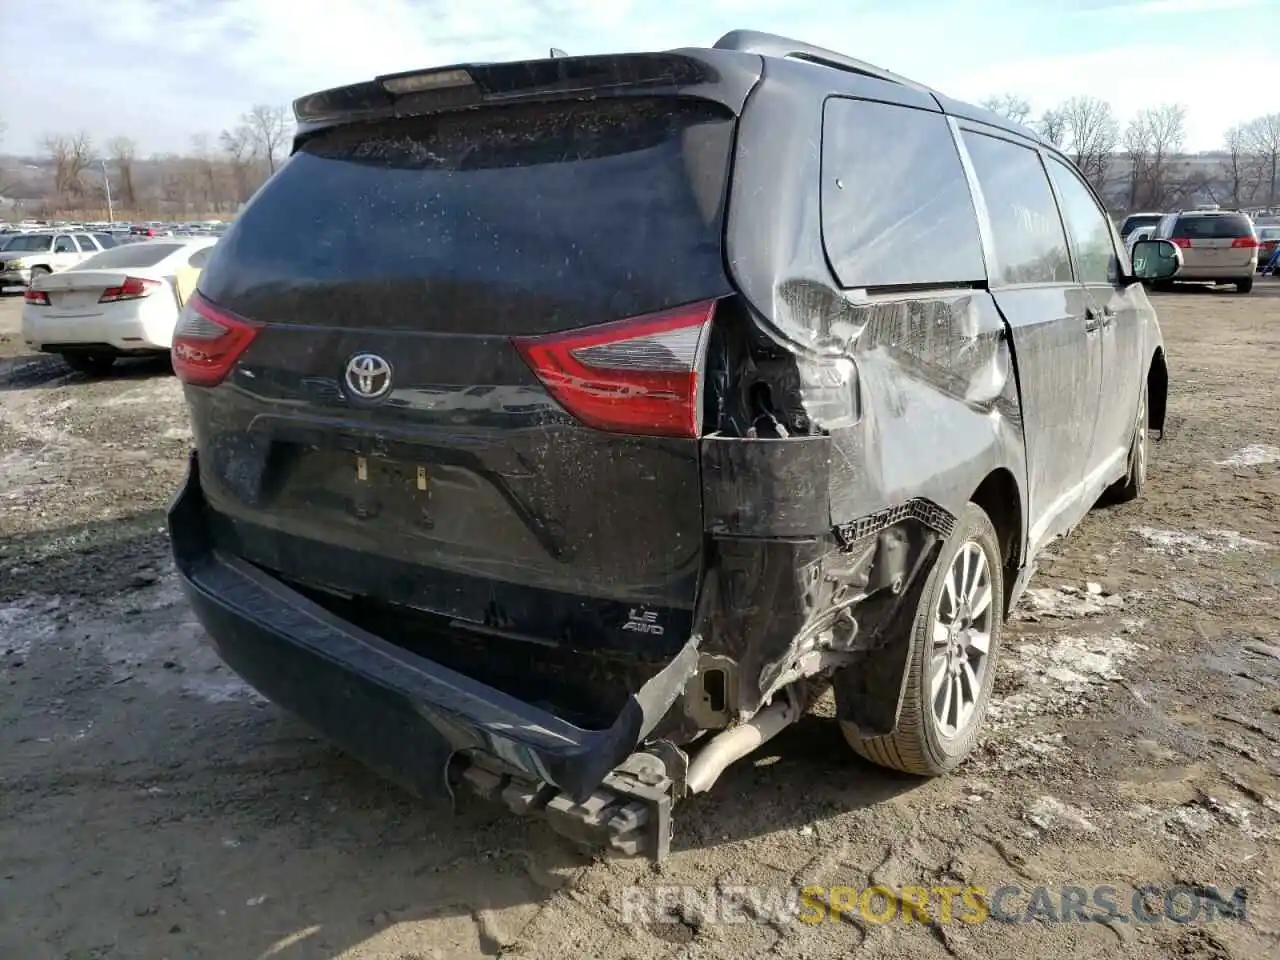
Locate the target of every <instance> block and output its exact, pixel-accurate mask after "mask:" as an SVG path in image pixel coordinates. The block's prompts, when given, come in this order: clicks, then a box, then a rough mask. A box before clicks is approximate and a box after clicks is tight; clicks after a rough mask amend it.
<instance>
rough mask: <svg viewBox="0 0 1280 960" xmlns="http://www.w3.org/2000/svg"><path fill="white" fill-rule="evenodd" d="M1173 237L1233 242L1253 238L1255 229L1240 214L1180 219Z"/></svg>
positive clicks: (1174, 229) (1174, 228) (1175, 226)
mask: <svg viewBox="0 0 1280 960" xmlns="http://www.w3.org/2000/svg"><path fill="white" fill-rule="evenodd" d="M1173 235H1174V236H1175V237H1186V238H1187V239H1189V240H1231V239H1235V238H1236V237H1251V236H1253V229H1252V227H1251V226H1250V224H1249V221H1248V219H1247V218H1245V217H1243V216H1241V215H1239V214H1222V215H1220V216H1201V217H1179V218H1178V222H1177V223H1176V224H1175V225H1174V227H1173Z"/></svg>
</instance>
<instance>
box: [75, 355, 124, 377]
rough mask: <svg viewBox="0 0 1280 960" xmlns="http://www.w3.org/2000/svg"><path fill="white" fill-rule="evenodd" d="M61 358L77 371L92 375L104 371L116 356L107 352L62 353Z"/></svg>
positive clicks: (109, 366)
mask: <svg viewBox="0 0 1280 960" xmlns="http://www.w3.org/2000/svg"><path fill="white" fill-rule="evenodd" d="M62 359H63V360H65V361H66V363H67V366H68V367H70V368H71V369H72V370H75V371H76V372H77V373H87V374H91V375H93V376H98V375H100V374H104V373H106V372H107V371H108V370H110V369H111V367H112V366H113V365H114V364H115V362H116V358H115V357H113V356H111V354H109V353H64V354H63V355H62Z"/></svg>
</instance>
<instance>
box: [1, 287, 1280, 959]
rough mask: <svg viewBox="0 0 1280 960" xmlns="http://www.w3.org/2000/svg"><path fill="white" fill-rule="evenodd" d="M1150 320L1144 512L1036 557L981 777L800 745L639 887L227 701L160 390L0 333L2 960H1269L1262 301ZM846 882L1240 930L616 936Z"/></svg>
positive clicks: (1208, 295) (825, 734) (674, 927)
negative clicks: (661, 912) (1105, 904)
mask: <svg viewBox="0 0 1280 960" xmlns="http://www.w3.org/2000/svg"><path fill="white" fill-rule="evenodd" d="M1156 303H1157V307H1158V309H1159V311H1160V317H1161V322H1162V324H1163V326H1164V330H1165V336H1166V339H1167V342H1168V349H1169V366H1170V369H1171V376H1172V380H1173V395H1172V400H1171V417H1170V420H1171V422H1170V424H1169V427H1170V429H1169V430H1168V432H1167V434H1166V437H1165V440H1164V442H1162V443H1159V444H1156V445H1155V446H1154V455H1153V461H1154V462H1153V465H1152V473H1151V483H1150V485H1149V487H1148V492H1147V494H1146V496H1145V497H1144V499H1143V500H1141V501H1140V502H1138V503H1136V504H1130V505H1126V506H1123V507H1116V508H1111V509H1100V510H1097V511H1095V513H1094V514H1093V515H1092V516H1091V517H1090V518H1089V519H1088V520H1087V521H1086V522H1085V523H1084V525H1083V526H1082V527H1081V528H1080V530H1078V531H1077V532H1076V534H1075V535H1073V536H1072V537H1071V538H1070V539H1069V540H1068V541H1066V542H1065V543H1062V544H1057V545H1055V547H1054V548H1053V550H1052V551H1051V552H1052V553H1053V556H1052V557H1050V558H1046V559H1045V562H1044V563H1043V565H1042V567H1041V573H1040V576H1039V578H1038V579H1037V580H1036V581H1035V582H1034V583H1033V588H1034V589H1033V590H1032V591H1031V592H1030V594H1029V596H1028V598H1027V601H1026V603H1025V604H1024V605H1023V606H1022V608H1021V610H1020V611H1019V612H1018V614H1017V618H1018V619H1017V622H1016V623H1014V624H1012V626H1011V629H1010V631H1009V633H1008V634H1007V637H1006V654H1005V661H1004V664H1003V669H1002V677H1001V680H1000V684H999V687H998V691H997V693H998V697H997V699H996V702H995V714H994V722H993V724H992V727H991V730H990V733H989V735H988V737H987V739H986V741H985V743H984V745H983V747H982V749H981V750H980V752H979V753H978V755H977V756H975V758H974V759H973V760H972V761H971V762H969V763H968V764H967V765H966V766H964V767H963V768H962V769H961V770H960V771H959V772H958V773H956V774H955V775H953V776H951V777H948V778H945V779H941V780H937V781H933V782H919V781H916V780H912V779H909V778H902V777H895V776H892V775H889V774H886V773H885V772H883V771H880V770H878V769H875V768H873V767H870V766H868V765H866V764H863V763H861V762H859V761H858V760H856V759H855V758H854V757H853V755H852V753H851V752H850V751H849V750H848V749H847V748H846V747H845V745H844V743H843V741H842V740H841V738H840V735H839V732H838V731H837V730H836V729H835V725H834V724H833V723H831V722H830V721H828V720H824V719H823V718H822V717H820V716H815V717H811V718H808V719H806V721H805V722H804V723H802V724H800V725H797V726H796V727H794V728H792V729H791V730H789V731H788V732H787V733H785V734H784V735H783V736H782V737H780V738H779V739H778V740H776V741H774V742H773V743H771V744H770V745H769V746H767V747H766V748H764V750H763V751H762V753H761V755H760V756H758V757H757V758H756V762H755V763H746V764H744V765H741V766H740V767H739V768H737V769H734V770H731V771H730V772H729V773H727V774H726V775H725V776H724V777H723V778H722V780H721V782H720V783H719V784H718V785H717V787H716V789H715V790H714V791H713V792H712V794H711V795H709V796H705V797H702V798H698V799H697V800H695V801H693V802H691V803H688V804H687V805H685V806H684V807H683V808H682V809H681V810H680V811H679V815H678V820H677V824H678V825H677V836H676V848H677V849H676V852H675V853H674V854H673V856H672V857H671V858H670V860H669V861H668V862H666V863H665V864H663V865H662V866H661V868H657V867H654V866H653V865H651V864H648V863H646V862H641V861H610V860H605V859H601V860H598V861H594V862H593V861H590V860H588V859H585V858H583V857H582V856H580V855H579V854H577V853H575V852H573V851H572V850H571V849H570V848H568V847H567V846H566V845H565V844H564V842H563V841H561V840H560V839H559V838H558V837H556V835H555V834H553V833H551V832H550V831H549V830H548V829H547V828H545V827H544V826H542V825H541V824H538V823H536V822H522V821H519V820H517V819H514V818H512V817H509V816H507V815H506V814H505V813H502V812H499V811H496V810H488V809H475V808H474V807H472V808H468V809H465V810H463V811H461V812H458V813H454V812H453V811H451V810H450V808H449V806H448V804H447V803H445V802H440V803H423V802H419V801H417V800H414V799H411V798H408V797H406V796H404V795H402V794H401V793H399V792H398V791H397V790H396V789H394V788H392V787H388V786H387V785H385V784H383V783H382V782H380V781H379V780H378V779H377V778H376V777H374V776H373V775H371V774H369V773H367V772H365V771H364V770H363V769H362V768H361V767H359V766H358V765H356V764H355V763H353V762H352V761H350V760H348V759H346V758H344V757H343V756H341V755H340V754H338V753H337V752H336V751H335V750H333V749H332V748H330V747H328V746H327V745H326V744H324V743H322V742H320V741H318V740H316V739H315V738H314V737H312V736H311V735H310V733H309V732H308V730H307V729H305V728H304V727H302V726H301V725H300V724H299V723H297V722H296V721H294V720H292V719H290V718H289V717H287V716H285V715H283V714H282V713H281V712H280V711H278V710H277V709H275V708H274V707H273V706H271V705H269V704H266V703H263V702H262V701H261V700H260V699H259V698H257V697H256V696H255V695H254V694H253V693H252V692H251V691H249V690H248V689H247V688H246V687H245V686H244V685H243V684H241V683H240V682H239V681H238V680H237V679H236V678H235V677H234V676H232V675H231V674H230V673H229V672H227V671H226V670H224V669H223V668H222V667H221V666H220V665H219V664H218V662H217V660H216V658H215V657H214V656H213V655H212V653H210V652H209V651H208V650H207V649H206V647H205V646H204V645H203V644H202V642H201V632H200V629H199V627H198V626H197V625H196V624H195V623H194V621H193V620H192V618H191V616H190V614H189V613H188V612H187V609H186V607H185V605H184V604H183V602H182V599H181V596H180V594H179V592H178V590H177V588H176V586H175V584H174V580H173V576H172V572H171V568H170V564H169V560H168V548H167V543H166V538H165V534H164V532H163V511H164V507H165V504H166V502H167V500H168V498H169V496H170V494H171V493H172V492H173V490H174V489H175V487H176V485H177V483H178V481H179V478H180V476H181V472H182V469H183V465H184V456H185V453H186V450H187V444H188V440H189V431H188V428H187V424H186V411H185V409H184V407H183V405H182V402H181V391H180V390H179V387H178V384H177V382H176V381H175V380H174V379H173V377H172V376H171V375H170V373H169V372H168V368H167V365H165V364H156V363H150V364H132V365H121V367H120V369H119V370H118V371H116V372H114V373H113V374H112V375H111V376H109V377H106V378H103V379H96V380H90V379H86V378H84V377H82V376H80V375H77V374H72V373H70V372H68V371H67V370H66V369H65V368H64V367H62V366H61V364H60V362H59V361H57V360H55V359H49V358H41V357H33V356H25V355H24V350H23V347H22V344H21V342H20V338H18V337H17V336H16V330H17V318H18V313H19V308H20V305H21V301H20V300H17V299H14V298H8V299H5V300H3V301H0V814H2V816H0V956H2V957H14V958H22V960H41V958H46V957H49V958H113V960H114V958H124V957H143V958H159V957H173V958H201V957H212V958H240V957H268V956H269V957H273V958H281V960H299V958H304V957H307V958H310V957H316V958H338V957H341V958H372V957H378V958H400V960H410V958H427V957H441V958H446V957H447V958H455V957H461V958H465V957H480V956H497V955H502V956H529V957H543V956H557V957H573V956H577V957H601V958H619V960H620V958H624V957H635V958H657V957H672V958H674V957H700V956H706V957H711V956H725V957H748V956H757V955H768V956H777V957H802V956H807V957H837V956H839V957H843V956H849V955H852V954H853V953H854V952H855V951H856V952H857V954H858V956H860V957H869V958H880V957H899V956H905V957H914V958H924V960H927V958H930V957H943V956H952V957H957V958H976V957H1000V958H1003V957H1009V958H1014V957H1041V956H1043V957H1049V956H1061V957H1075V958H1091V957H1104V956H1105V957H1113V956H1115V955H1116V954H1117V951H1121V952H1123V954H1124V955H1125V956H1126V957H1136V958H1148V957H1150V958H1156V957H1177V958H1184V960H1190V958H1205V960H1216V958H1227V957H1232V958H1237V957H1259V958H1261V957H1268V956H1269V957H1276V956H1280V905H1278V903H1277V899H1276V893H1277V891H1278V890H1280V617H1278V616H1277V613H1276V610H1277V606H1276V600H1277V592H1278V591H1277V587H1278V583H1280V393H1278V391H1277V382H1278V377H1277V367H1278V366H1280V350H1278V347H1280V282H1276V281H1271V282H1266V281H1263V282H1260V283H1259V286H1258V287H1257V288H1256V289H1255V291H1254V293H1253V294H1252V295H1251V296H1238V295H1234V294H1232V293H1227V292H1222V293H1215V292H1209V291H1191V292H1180V293H1176V294H1169V295H1165V296H1160V297H1158V298H1157V301H1156ZM1091 585H1092V586H1091ZM873 883H882V884H888V885H890V886H897V885H905V884H921V885H924V886H926V887H928V886H933V885H938V884H946V883H952V884H964V883H975V884H981V885H984V886H985V887H987V888H988V889H989V890H991V889H995V888H997V887H1000V886H1002V885H1007V884H1013V885H1020V886H1021V887H1023V888H1024V889H1027V890H1030V889H1031V888H1032V887H1034V886H1036V885H1046V886H1050V887H1052V888H1054V889H1056V888H1057V887H1059V886H1060V885H1063V884H1071V885H1079V886H1083V887H1089V886H1092V885H1094V884H1110V885H1113V886H1115V887H1117V888H1118V889H1119V890H1120V891H1121V893H1120V896H1119V900H1120V902H1121V904H1122V905H1124V904H1127V903H1128V902H1129V901H1128V893H1127V891H1128V890H1129V889H1130V888H1132V887H1134V886H1137V885H1141V884H1144V883H1153V884H1157V885H1160V886H1168V885H1171V884H1189V885H1193V886H1194V885H1208V884H1212V885H1216V886H1217V887H1219V888H1220V889H1223V890H1226V891H1230V890H1232V889H1234V888H1236V887H1239V886H1245V887H1247V888H1248V890H1249V900H1248V910H1247V914H1246V917H1245V919H1244V920H1222V921H1220V922H1218V923H1215V924H1205V923H1192V924H1178V923H1173V922H1170V921H1167V920H1166V921H1164V922H1159V923H1153V924H1150V925H1147V924H1140V923H1132V922H1131V923H1123V922H1118V921H1112V922H1108V923H1074V924H1054V923H1047V922H1033V923H1017V924H1005V923H997V922H988V923H984V924H980V925H973V924H963V923H930V924H925V923H919V922H916V923H910V924H901V923H894V924H884V925H881V924H875V923H869V922H867V921H866V920H864V919H862V918H860V917H858V915H857V914H856V913H855V914H851V915H846V917H845V921H846V922H836V923H822V924H817V925H813V926H809V925H805V924H802V923H790V924H788V923H784V922H777V921H774V922H760V921H753V922H747V923H738V924H723V923H721V924H717V923H710V922H707V918H706V917H705V916H703V915H701V914H699V913H698V912H697V911H685V913H684V916H683V918H682V920H681V922H677V923H670V922H666V923H664V922H651V923H639V924H626V923H623V922H622V914H621V912H620V910H621V904H622V899H623V898H622V894H621V891H622V890H623V889H624V888H626V887H629V886H633V885H638V886H640V887H642V888H644V889H646V890H652V889H654V888H656V887H661V886H665V885H672V884H691V885H696V886H698V887H700V888H703V889H704V890H707V889H710V888H711V887H712V886H713V885H717V884H718V885H720V886H721V887H723V886H725V885H726V884H762V885H772V886H777V887H784V888H785V887H790V886H792V885H793V884H799V885H804V884H841V885H849V886H853V887H864V886H867V885H870V884H873Z"/></svg>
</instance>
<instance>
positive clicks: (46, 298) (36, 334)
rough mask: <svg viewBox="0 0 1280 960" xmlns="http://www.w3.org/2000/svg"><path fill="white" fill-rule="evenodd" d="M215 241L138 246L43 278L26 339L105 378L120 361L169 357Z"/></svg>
mask: <svg viewBox="0 0 1280 960" xmlns="http://www.w3.org/2000/svg"><path fill="white" fill-rule="evenodd" d="M215 243H217V238H215V237H198V238H192V239H166V240H151V241H147V242H145V243H131V244H127V245H124V246H120V247H114V248H112V249H111V250H105V251H103V252H102V253H99V254H97V255H96V256H92V257H90V258H89V259H88V260H85V261H84V262H83V263H80V264H79V265H77V266H76V267H74V268H72V269H70V270H65V271H63V272H61V273H53V274H47V275H44V276H40V277H36V278H35V279H33V280H32V282H31V286H30V287H29V288H28V289H27V292H26V302H25V303H24V304H23V306H22V338H23V340H25V341H26V344H27V346H28V347H30V348H32V349H34V350H39V351H41V352H43V353H57V354H61V356H62V358H63V359H64V360H65V361H66V362H67V364H68V365H69V366H70V367H71V368H72V369H74V370H79V371H82V372H85V373H103V372H105V371H106V370H107V369H108V368H110V366H111V365H112V364H113V363H115V361H116V358H118V357H127V356H145V355H147V354H155V353H163V352H166V351H168V350H169V347H170V345H171V343H172V341H173V328H174V326H175V324H176V323H177V322H178V314H179V313H180V312H181V310H182V305H183V304H184V303H185V302H186V299H187V297H188V296H190V294H191V291H192V290H193V289H195V283H196V280H197V279H198V278H199V276H200V271H201V269H202V268H203V267H204V262H205V260H206V259H208V257H209V254H210V252H212V249H213V246H214V244H215Z"/></svg>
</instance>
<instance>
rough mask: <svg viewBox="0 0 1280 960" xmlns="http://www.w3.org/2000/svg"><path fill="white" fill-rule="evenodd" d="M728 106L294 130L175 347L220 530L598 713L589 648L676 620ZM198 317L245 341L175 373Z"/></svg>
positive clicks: (196, 351)
mask: <svg viewBox="0 0 1280 960" xmlns="http://www.w3.org/2000/svg"><path fill="white" fill-rule="evenodd" d="M734 122H735V121H734V115H733V114H732V112H731V111H729V110H728V109H727V108H725V107H723V106H721V105H719V104H715V103H710V102H707V101H702V100H697V99H692V98H625V99H615V100H599V101H590V100H588V101H578V102H570V103H566V102H559V103H557V102H550V103H533V104H521V105H512V106H504V107H494V108H482V109H478V110H471V111H467V112H465V113H447V114H440V115H435V116H424V117H402V118H397V119H391V120H386V121H380V122H376V123H365V124H359V125H348V126H344V127H338V128H336V129H332V130H328V131H325V132H322V133H320V134H318V135H317V136H315V137H314V138H312V139H310V140H309V141H308V142H306V143H305V144H303V145H302V146H300V147H299V149H298V150H297V151H296V152H295V154H294V155H293V156H292V157H291V158H290V159H289V161H288V162H287V163H286V164H285V165H284V166H283V167H282V168H281V169H280V171H279V172H278V173H277V174H276V175H275V176H274V177H273V178H272V179H271V180H270V181H268V183H267V184H266V185H265V186H264V187H263V188H262V190H261V191H260V192H259V194H258V195H257V196H256V197H255V198H254V199H253V201H252V202H251V203H250V204H249V205H248V206H247V208H246V209H245V210H244V211H243V213H242V214H241V215H240V217H239V218H238V219H237V220H236V222H235V224H234V225H233V226H232V228H231V229H230V230H229V231H228V233H227V234H226V235H225V237H224V238H223V239H222V240H221V241H220V242H219V245H218V247H217V248H216V251H215V253H214V255H213V256H212V257H211V259H210V261H209V264H208V266H207V267H206V269H205V271H204V274H203V276H202V278H201V280H200V283H199V296H198V298H197V299H196V302H195V305H194V307H193V308H189V310H188V313H187V314H185V315H184V320H183V322H182V323H180V327H179V336H178V337H177V338H175V363H176V364H177V365H178V366H179V372H180V373H181V372H182V369H183V367H182V364H184V363H188V362H190V364H192V370H194V371H197V372H195V373H193V374H191V375H189V376H188V377H187V379H188V386H187V388H186V391H187V398H188V402H189V404H190V406H191V409H192V414H193V424H194V429H195V435H196V442H197V447H198V450H199V454H200V469H201V482H202V486H203V488H204V490H205V492H206V497H207V499H208V501H209V504H210V507H211V509H212V511H213V513H214V516H215V518H216V519H215V530H216V534H215V535H216V537H217V538H218V540H219V543H220V545H221V546H222V547H223V548H224V549H229V550H233V551H235V552H236V553H238V554H239V555H241V556H244V557H246V558H247V559H249V560H250V561H252V562H254V563H257V564H258V565H260V566H262V567H265V568H267V569H269V570H271V571H272V572H274V573H276V574H277V575H279V576H281V577H283V578H285V579H286V580H290V581H292V582H294V583H295V584H296V585H299V586H302V587H303V588H305V589H311V590H313V591H314V595H315V596H317V597H318V598H320V599H321V600H322V602H324V603H326V604H327V605H328V606H330V607H331V608H332V609H336V610H340V612H342V613H343V615H345V616H348V617H349V618H351V619H353V620H356V621H358V622H361V623H362V624H363V625H365V626H366V627H370V628H373V629H376V630H377V631H378V632H380V633H382V634H383V635H384V636H387V637H388V638H389V639H392V640H395V641H396V642H400V643H403V644H405V645H408V646H410V647H412V648H414V649H417V650H421V651H422V652H424V653H425V654H427V655H429V656H431V657H432V658H433V659H436V660H438V661H441V662H444V663H446V664H449V665H452V666H454V667H455V668H458V669H462V670H464V671H465V672H467V673H470V674H471V675H473V676H477V677H479V678H481V679H484V680H486V681H487V682H490V683H493V684H494V685H497V686H500V687H503V688H504V689H507V690H509V691H511V692H514V693H516V694H517V695H522V696H524V697H525V699H530V700H538V699H544V700H545V701H546V702H547V703H548V705H549V706H552V707H559V708H565V709H568V708H569V707H571V708H572V710H576V711H578V714H577V715H576V716H575V717H574V718H575V719H577V720H579V721H582V722H586V721H587V720H588V719H589V718H591V717H596V718H600V719H604V718H606V717H607V719H609V720H611V719H612V717H611V716H607V715H608V714H609V712H610V711H612V712H616V711H617V710H618V709H619V708H620V706H621V702H622V700H623V699H625V695H626V692H627V688H631V689H634V686H635V683H636V682H638V680H636V678H635V677H625V676H623V674H625V673H626V671H629V670H632V669H635V665H634V663H632V664H630V665H628V666H626V667H624V668H615V667H614V666H610V664H613V663H615V662H619V661H628V660H630V661H639V662H640V663H641V664H642V665H641V666H640V667H639V669H640V672H641V673H644V672H645V671H646V670H647V669H648V668H646V667H644V666H643V664H644V663H652V664H654V665H658V664H660V663H662V662H664V661H666V660H667V659H669V657H670V656H671V655H672V654H673V653H674V652H676V651H677V650H679V649H680V647H681V646H682V645H683V643H684V641H685V640H686V639H687V638H688V636H689V633H690V630H691V625H692V613H693V606H694V602H695V599H696V594H697V589H698V583H699V577H700V571H701V565H702V559H703V556H702V554H703V537H702V504H701V494H700V490H701V486H700V476H699V453H698V445H699V441H698V434H699V431H700V427H699V423H698V415H697V407H698V400H699V397H698V393H699V385H700V384H699V378H698V377H697V376H696V375H695V374H694V373H693V371H695V370H696V369H698V368H699V365H700V362H701V352H702V350H703V349H704V344H705V337H706V332H707V326H708V323H709V318H710V315H711V313H712V311H713V309H714V307H713V304H714V301H715V300H716V299H717V298H720V297H723V296H725V295H727V294H728V293H729V292H730V287H729V285H728V281H727V279H726V275H725V270H724V265H723V257H722V221H723V205H724V202H725V193H726V182H727V176H728V165H729V156H730V152H731V144H732V138H733V131H734ZM210 318H212V322H215V323H217V322H222V323H224V325H225V326H226V328H227V329H230V328H232V327H236V325H237V324H240V325H241V326H240V327H236V328H237V329H242V330H244V331H247V332H246V333H245V338H246V339H248V338H249V337H252V342H251V343H250V344H249V346H248V347H247V349H245V350H244V352H243V353H242V354H240V355H239V358H238V362H237V363H236V364H235V365H234V367H232V369H231V370H230V372H229V375H228V376H227V379H226V380H225V381H224V382H222V383H221V384H220V385H218V386H216V387H213V388H209V387H206V386H192V385H190V382H191V380H193V379H194V380H196V381H199V380H200V379H201V377H202V376H203V375H202V374H200V373H199V372H198V369H199V364H201V363H204V362H206V361H209V355H208V353H207V351H205V348H204V347H202V346H201V345H200V343H199V342H198V339H197V340H194V341H191V342H190V343H188V342H186V341H184V340H183V337H182V334H183V331H184V330H186V331H188V332H192V333H194V334H196V335H197V337H198V335H200V334H201V325H202V324H204V325H206V326H207V325H208V323H209V322H210ZM219 318H221V319H220V320H219ZM209 329H210V330H214V331H215V333H216V329H215V328H214V327H209ZM253 331H256V333H254V332H253ZM202 351H204V352H202ZM213 379H216V375H215V376H213V377H210V378H209V380H210V381H212V380H213ZM619 669H620V670H621V671H622V672H621V673H619V672H618V670H619ZM593 671H599V672H600V673H601V675H602V679H601V681H600V682H594V680H595V678H593V677H592V673H593ZM604 674H608V675H609V676H611V677H613V678H614V680H615V681H616V682H615V683H614V684H613V685H612V686H610V685H609V684H608V683H605V682H604V680H603V675H604ZM584 687H585V688H588V692H586V693H583V692H582V689H581V688H584ZM569 688H572V691H576V692H571V691H570V689H569ZM606 688H608V689H606ZM538 694H540V695H541V696H538ZM562 712H563V711H562ZM568 715H572V711H570V713H569V714H568Z"/></svg>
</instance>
